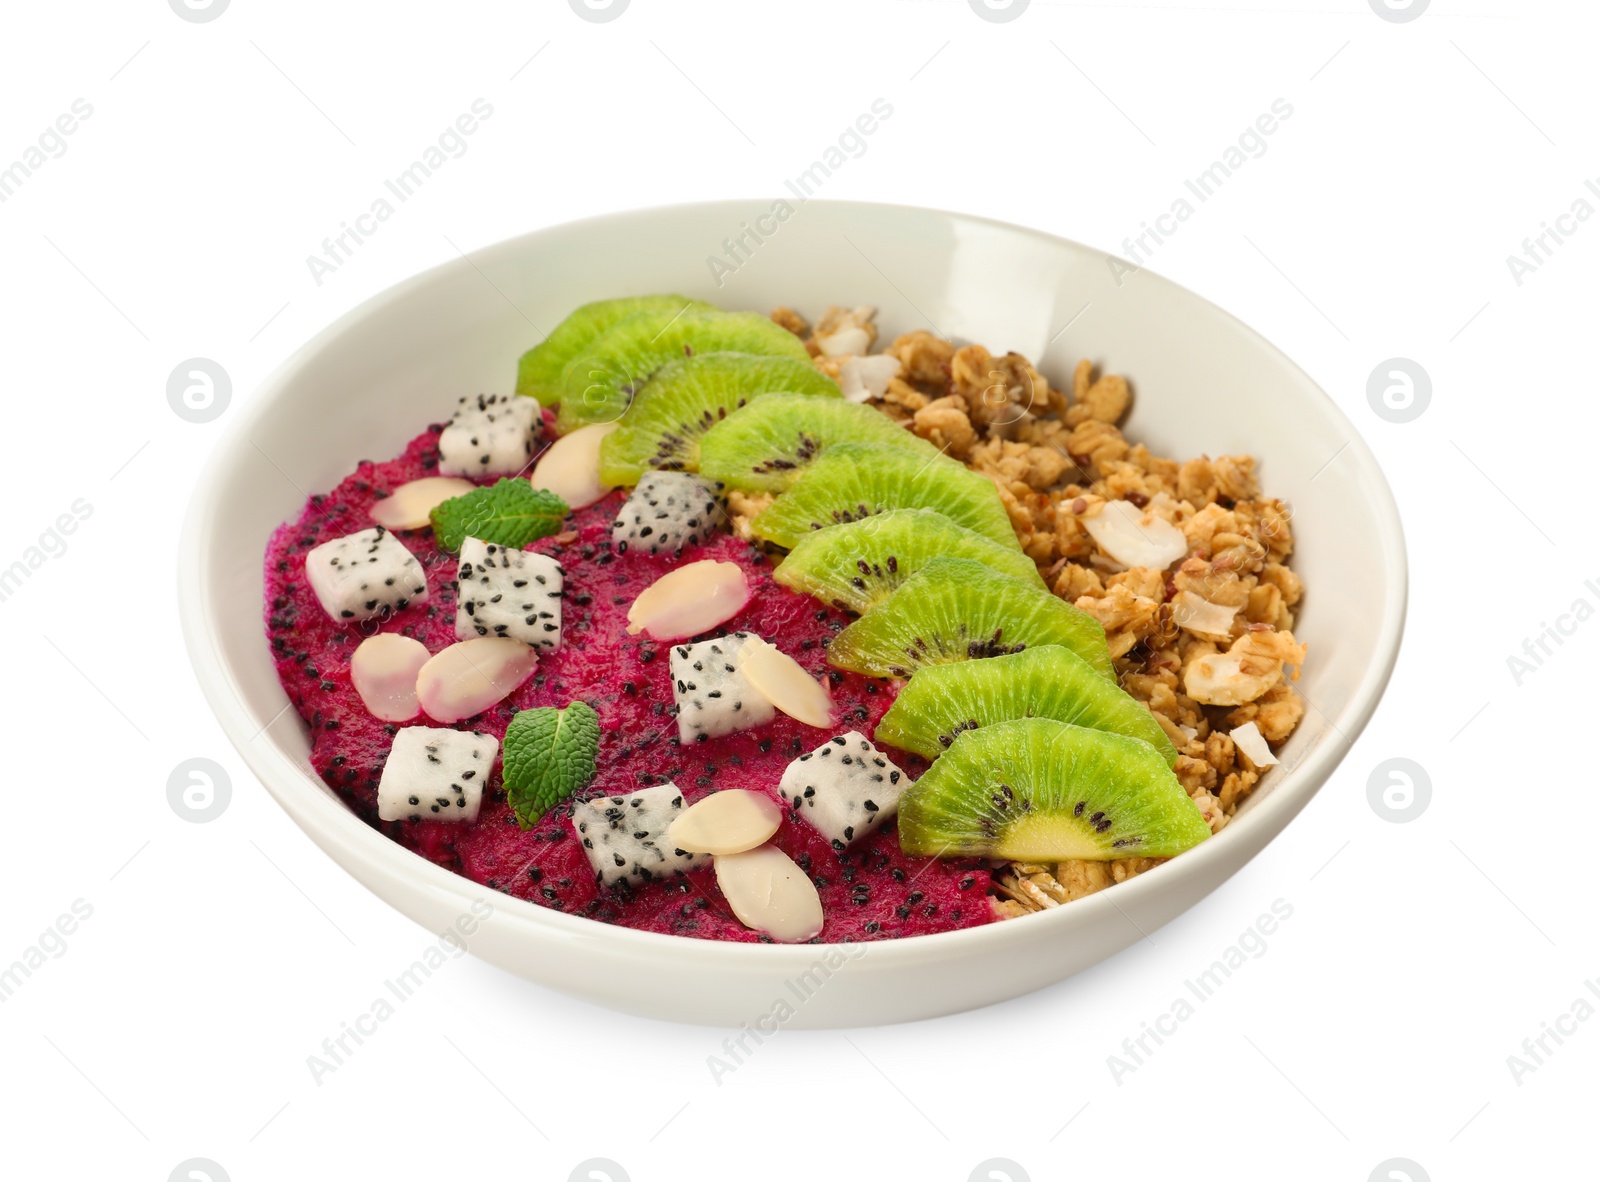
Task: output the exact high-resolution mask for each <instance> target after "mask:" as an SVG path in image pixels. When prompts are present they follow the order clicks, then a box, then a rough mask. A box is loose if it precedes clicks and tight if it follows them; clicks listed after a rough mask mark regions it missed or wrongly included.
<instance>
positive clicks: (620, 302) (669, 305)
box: [517, 295, 712, 406]
mask: <svg viewBox="0 0 1600 1182" xmlns="http://www.w3.org/2000/svg"><path fill="white" fill-rule="evenodd" d="M711 307H712V305H710V304H707V303H704V302H702V301H701V300H691V299H690V298H689V297H688V296H680V295H648V296H626V297H624V298H622V299H617V300H596V301H595V302H594V303H592V304H584V305H583V307H581V308H579V309H577V310H576V311H575V312H573V313H572V314H571V315H570V316H568V317H567V318H566V319H565V320H563V321H562V322H561V323H560V324H558V325H556V326H555V328H554V329H553V330H552V331H551V333H550V335H549V336H547V337H545V339H544V340H542V341H540V342H539V343H538V344H537V345H535V346H534V347H533V348H531V349H529V350H528V351H527V352H526V353H524V354H523V355H522V357H521V358H520V359H519V360H518V362H517V393H518V394H525V395H527V396H528V397H530V398H535V399H538V401H539V402H540V403H542V404H543V405H546V406H548V405H550V404H552V403H554V402H555V401H556V400H557V399H559V398H560V397H561V374H562V371H563V370H565V369H566V368H567V365H568V364H569V363H570V362H571V361H572V359H573V358H574V357H576V356H577V355H578V354H579V353H581V352H583V351H584V349H585V348H587V347H588V346H589V345H590V344H591V343H592V342H593V341H594V340H595V338H596V337H598V336H600V335H601V334H602V333H603V332H605V331H606V330H607V329H608V328H610V327H611V326H612V325H614V324H616V323H617V322H618V321H619V320H625V319H626V318H628V317H629V316H637V315H638V314H639V313H641V312H653V313H657V314H662V313H664V314H666V315H667V316H675V315H677V313H679V312H682V311H684V310H685V309H690V308H698V309H702V310H706V309H710V308H711Z"/></svg>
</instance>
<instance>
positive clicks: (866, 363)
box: [839, 353, 900, 402]
mask: <svg viewBox="0 0 1600 1182" xmlns="http://www.w3.org/2000/svg"><path fill="white" fill-rule="evenodd" d="M899 376H900V359H899V358H898V357H894V356H891V355H890V354H888V353H874V354H873V355H872V356H870V357H846V358H845V359H844V360H843V361H841V362H840V363H839V388H840V389H841V390H843V391H844V400H845V401H846V402H865V401H867V400H868V399H869V398H882V397H883V396H884V394H885V393H886V392H887V391H888V389H889V380H890V379H891V378H897V377H899Z"/></svg>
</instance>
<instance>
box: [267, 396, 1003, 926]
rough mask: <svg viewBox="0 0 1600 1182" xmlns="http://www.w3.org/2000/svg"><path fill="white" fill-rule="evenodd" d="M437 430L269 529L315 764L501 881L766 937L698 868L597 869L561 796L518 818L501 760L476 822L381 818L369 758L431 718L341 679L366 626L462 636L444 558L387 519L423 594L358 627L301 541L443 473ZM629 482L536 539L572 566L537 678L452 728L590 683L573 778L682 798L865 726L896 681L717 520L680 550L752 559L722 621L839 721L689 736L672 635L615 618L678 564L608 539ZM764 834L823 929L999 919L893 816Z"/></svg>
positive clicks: (982, 876)
mask: <svg viewBox="0 0 1600 1182" xmlns="http://www.w3.org/2000/svg"><path fill="white" fill-rule="evenodd" d="M438 439H439V430H438V428H437V427H434V428H431V429H430V430H428V431H426V432H424V433H423V434H422V435H419V436H418V437H417V438H416V439H414V440H413V441H412V442H411V443H410V445H409V446H407V448H406V450H405V452H404V453H403V454H402V455H400V456H399V457H398V458H396V459H393V460H390V461H388V462H385V463H368V462H363V463H362V464H361V465H359V466H358V467H357V469H356V470H355V472H354V473H352V474H351V475H350V476H348V477H347V478H346V479H345V480H344V481H343V483H341V484H340V485H339V486H338V487H337V488H335V489H334V490H333V491H332V492H331V493H329V494H327V495H326V496H316V497H312V498H311V500H310V501H309V502H308V503H307V505H306V507H305V510H304V512H303V513H302V514H301V516H300V519H299V520H298V521H297V522H294V523H291V524H288V525H285V526H283V527H282V528H281V529H279V530H278V532H277V533H276V534H274V535H273V538H272V540H271V542H270V543H269V544H268V547H267V556H266V623H267V636H268V640H269V642H270V644H271V645H272V651H273V657H274V660H275V662H276V665H277V670H278V677H279V680H280V681H281V682H282V683H283V688H284V690H285V692H286V693H287V694H288V695H289V699H290V701H291V702H292V703H293V704H294V707H295V709H296V710H298V711H299V713H300V716H301V718H302V719H303V720H304V721H305V724H306V726H307V727H308V728H309V730H310V737H311V744H312V751H311V763H312V766H313V767H314V768H315V769H316V771H317V772H318V774H319V775H321V776H322V778H323V779H324V780H325V781H326V782H327V783H328V784H329V785H330V786H331V787H333V788H334V789H335V790H336V791H337V792H338V793H339V794H340V796H341V797H342V798H343V799H344V800H345V801H346V802H347V803H348V804H349V806H350V807H351V808H352V809H353V810H354V811H355V812H356V814H357V815H358V816H360V817H361V818H362V819H363V820H365V821H366V822H367V823H368V824H369V825H371V826H373V827H374V828H375V829H378V830H380V831H381V832H383V833H384V834H386V835H387V836H389V837H390V838H391V839H393V840H394V841H396V842H398V843H400V844H401V845H403V846H405V847H406V848H407V849H409V850H412V851H413V852H414V853H416V854H418V855H419V856H421V857H424V858H427V859H429V860H430V861H433V862H436V863H438V864H439V865H441V866H444V867H446V868H448V869H450V870H453V871H455V872H456V873H458V874H462V875H464V876H466V877H467V878H470V879H472V880H473V881H474V882H478V883H482V884H484V885H485V886H488V887H490V888H492V889H494V890H498V891H503V892H505V893H506V894H509V895H514V896H516V897H517V898H521V899H529V900H531V901H533V902H535V903H538V904H541V905H543V906H546V907H551V908H555V909H557V910H561V911H566V912H569V913H572V914H575V915H583V916H588V917H590V918H592V919H596V920H600V921H603V922H606V923H614V924H620V925H623V926H625V927H631V928H638V929H640V930H643V931H652V932H665V933H672V934H676V935H684V936H695V937H699V938H701V939H707V940H736V941H744V942H754V941H761V940H766V939H767V937H765V936H763V935H761V934H759V933H756V932H753V931H751V930H750V929H748V928H746V927H744V926H743V925H742V924H740V923H739V922H738V920H736V919H735V918H734V917H733V914H732V912H731V911H730V910H729V908H728V905H727V903H726V902H725V901H724V899H723V897H722V894H721V892H720V891H719V890H718V889H717V885H716V880H715V877H714V875H713V873H712V871H711V870H709V869H706V870H701V871H697V872H695V873H693V874H689V875H686V876H682V877H678V878H675V879H669V880H665V881H661V882H654V883H650V884H647V885H644V886H640V887H632V888H628V887H623V888H620V889H617V888H613V889H602V888H599V887H597V886H596V885H595V881H594V874H593V872H592V870H591V869H590V867H589V862H588V859H587V858H586V857H585V856H584V851H583V848H582V846H581V845H580V844H579V842H578V840H577V838H576V837H575V836H574V833H573V830H572V822H571V821H570V819H569V818H568V817H567V814H566V806H565V805H564V804H563V805H559V806H557V807H556V808H555V809H553V810H551V811H550V812H549V813H547V814H546V815H545V816H544V817H542V818H541V819H540V820H539V822H538V823H537V824H536V825H534V826H533V827H532V828H530V829H526V830H524V829H522V828H521V827H520V826H519V824H518V822H517V819H516V817H515V815H514V814H513V813H512V811H511V808H510V806H509V804H508V803H507V802H506V799H505V794H504V791H503V789H502V787H501V780H500V765H499V763H498V761H497V762H496V765H495V770H494V774H493V776H492V777H491V779H490V781H489V784H488V788H487V790H486V792H485V796H484V800H483V807H482V810H481V812H480V814H479V818H478V821H477V823H476V824H470V825H469V824H459V823H457V824H446V823H444V822H439V821H397V822H388V821H380V820H378V816H377V788H378V777H379V775H380V774H381V772H382V769H383V762H384V759H385V757H386V756H387V754H388V751H389V744H390V742H391V741H392V739H393V735H394V732H395V731H396V730H397V729H399V727H400V726H405V725H410V726H429V725H435V724H432V723H430V722H429V721H428V719H426V718H424V717H419V718H417V719H415V720H413V721H412V722H410V723H402V724H395V723H385V722H382V721H380V720H378V719H375V718H373V717H372V716H371V715H370V714H368V713H367V710H366V707H365V706H363V705H362V703H361V699H360V697H359V696H358V695H357V693H356V691H355V688H354V687H353V686H352V685H351V682H350V657H351V654H352V653H353V652H354V651H355V648H356V646H357V645H358V644H360V643H361V641H362V640H363V639H365V638H366V637H367V636H368V635H372V634H373V633H376V632H380V631H381V632H400V633H403V634H405V635H407V636H412V637H415V638H416V639H417V640H420V641H421V642H422V643H423V644H425V645H427V647H428V649H429V650H430V651H432V652H438V651H440V650H441V649H443V648H445V647H446V646H447V645H449V644H451V643H453V642H454V641H455V607H456V584H455V573H456V561H455V557H454V556H453V555H451V554H447V553H442V552H441V551H440V550H439V549H438V548H437V547H436V546H435V545H434V540H433V534H432V532H431V531H430V530H416V531H407V532H401V533H398V534H396V536H397V537H398V538H399V539H400V540H401V541H402V542H404V543H405V545H406V546H407V548H408V549H410V550H411V552H412V553H413V554H415V555H416V556H417V559H418V560H419V561H420V562H421V563H422V564H423V567H424V569H425V570H426V571H427V572H428V593H429V594H428V599H427V601H426V602H425V603H421V604H414V605H413V606H411V607H408V608H406V609H405V610H404V611H402V612H399V613H397V614H395V615H393V616H392V617H390V618H388V619H381V620H372V621H368V622H367V623H365V624H364V625H354V626H352V625H351V624H349V623H348V622H338V621H334V620H331V619H329V618H328V616H327V615H326V614H325V613H324V612H323V610H322V608H321V606H320V605H319V604H318V603H317V600H316V597H315V595H313V594H312V591H311V588H310V586H309V585H308V584H307V582H306V579H305V555H306V552H307V551H308V550H310V549H311V548H312V547H314V546H317V545H319V544H321V543H322V542H325V541H328V540H330V539H333V538H337V537H342V536H344V535H347V534H351V533H355V532H356V531H358V530H362V529H367V528H370V527H371V525H372V521H371V519H370V517H369V516H368V511H369V510H370V509H371V507H372V505H373V504H374V503H375V502H376V501H378V500H379V499H380V498H381V497H382V496H383V495H384V494H386V493H387V492H389V491H391V490H393V489H395V488H397V487H399V486H400V485H402V484H404V483H406V482H407V481H410V480H417V479H420V478H421V477H424V476H430V475H436V474H437V468H438V458H439V451H438ZM484 483H492V481H485V482H484ZM625 496H626V494H625V492H615V493H612V494H611V495H609V496H607V497H606V498H605V499H603V500H601V501H600V502H598V503H597V504H595V505H591V506H589V507H588V508H586V509H581V510H579V511H577V512H576V513H574V514H573V515H572V516H571V517H569V519H568V522H567V526H566V530H565V532H564V533H563V534H562V535H560V538H562V539H570V540H558V539H557V538H546V539H544V540H543V541H540V542H537V543H535V544H534V545H533V546H532V547H531V549H534V550H537V551H540V552H541V553H545V554H549V555H551V556H552V557H554V558H556V559H557V560H558V561H560V562H561V564H562V566H563V568H564V569H565V571H566V596H565V599H564V601H563V607H562V612H563V620H562V644H561V647H560V649H558V650H557V651H556V652H555V653H552V654H548V655H546V656H544V657H541V658H540V661H539V668H538V671H537V672H536V673H535V674H534V676H533V678H532V679H531V680H529V681H528V682H527V683H525V684H524V685H523V686H522V687H521V688H520V689H518V690H517V691H516V692H515V693H513V694H512V695H511V696H510V697H509V698H507V699H506V700H505V701H504V702H502V703H500V704H499V705H498V706H495V707H492V708H490V709H489V710H488V711H486V712H485V713H483V714H481V715H479V716H478V717H477V718H474V719H470V720H468V721H466V722H463V723H459V724H457V726H458V727H459V728H460V729H465V730H476V731H482V732H485V733H487V734H492V735H494V736H495V737H496V738H504V736H505V731H506V727H507V726H508V725H509V723H510V722H511V719H512V717H513V716H514V715H515V714H516V713H517V711H519V710H526V709H528V708H530V707H533V706H565V705H567V703H569V702H572V701H576V700H582V701H585V702H588V703H589V704H590V705H591V706H593V707H594V708H595V710H596V711H597V712H598V713H599V716H600V727H601V738H600V753H599V760H598V772H597V774H596V777H595V780H594V782H593V784H591V785H590V786H589V787H588V788H587V789H585V790H584V791H583V792H582V793H580V795H582V796H584V797H586V798H587V797H592V796H603V795H611V794H617V793H624V792H632V791H634V790H636V789H639V788H643V787H648V786H650V785H653V784H660V783H665V782H667V781H669V780H670V781H672V782H673V783H676V784H677V785H678V787H679V788H680V789H682V790H683V793H684V796H685V798H686V799H687V800H689V801H691V802H692V801H695V800H698V799H700V798H701V797H703V796H705V795H708V794H709V793H711V792H713V791H718V790H722V789H726V788H746V789H751V790H754V791H760V792H765V793H767V794H768V795H770V796H771V797H772V798H773V799H774V800H778V799H779V798H778V795H777V786H778V781H779V778H780V777H781V776H782V775H783V770H784V768H785V767H786V766H787V765H788V763H789V761H790V760H791V759H793V758H794V757H795V756H796V755H798V754H800V753H801V752H803V751H809V750H811V749H813V748H815V747H817V746H819V745H820V744H822V743H823V742H825V741H826V740H827V739H828V738H830V737H831V736H832V735H833V734H835V733H843V732H844V731H846V730H860V731H861V732H862V733H864V734H867V735H869V736H870V735H871V734H872V732H873V730H874V728H875V727H876V726H877V723H878V720H879V719H880V718H881V717H882V716H883V714H884V712H885V711H886V710H887V709H888V708H889V706H890V705H891V703H892V702H893V696H894V687H893V686H892V685H891V684H889V683H886V682H882V681H878V680H876V679H873V678H866V677H862V676H860V675H858V674H853V673H850V674H846V673H840V672H838V671H837V670H830V669H829V667H828V664H827V661H826V657H825V653H826V645H827V642H828V640H829V639H830V638H831V637H832V636H833V635H834V634H835V633H837V632H838V631H839V629H841V628H842V627H844V625H845V624H846V623H848V622H849V618H848V617H847V616H845V615H843V614H842V613H840V612H838V611H835V610H833V609H831V608H825V607H823V606H822V605H821V604H819V603H817V602H816V601H815V600H812V599H809V598H807V597H805V596H803V595H799V594H796V593H795V592H793V591H790V590H789V589H788V588H785V587H782V586H780V585H778V584H777V583H775V582H774V581H773V579H772V575H771V564H770V562H769V560H768V559H767V558H766V556H765V555H764V554H762V553H761V552H760V551H759V550H758V549H755V548H753V547H752V546H751V545H750V544H749V543H747V542H743V541H740V540H739V539H737V538H735V537H733V536H732V535H730V534H719V535H718V536H717V538H716V539H715V540H713V541H712V542H710V543H708V544H706V545H704V546H699V547H695V548H694V549H693V550H692V551H690V552H686V553H685V555H684V557H683V559H682V561H690V560H693V559H699V558H715V559H720V560H722V561H725V562H735V563H738V564H739V566H740V567H742V568H743V569H744V571H745V574H746V576H747V578H748V579H749V582H750V587H751V591H752V597H751V600H750V603H749V604H748V605H747V606H746V607H745V609H744V610H743V611H742V612H740V614H739V615H738V616H736V617H734V619H732V620H730V621H728V622H727V624H726V625H724V627H723V628H721V629H719V630H718V631H719V632H734V631H738V630H745V631H750V632H754V633H757V634H758V635H760V636H763V637H765V638H766V639H768V640H770V641H772V642H774V643H775V644H777V645H778V646H779V647H780V648H782V649H783V650H784V651H785V652H788V653H791V654H792V655H794V656H795V657H796V658H797V659H798V660H799V661H800V663H801V664H802V665H804V666H805V667H806V668H807V669H808V670H809V671H810V672H811V673H812V674H813V675H815V676H817V677H819V678H822V677H826V678H827V679H828V680H829V684H830V686H831V689H832V692H833V699H834V705H835V715H836V717H837V718H838V719H839V723H838V726H837V728H836V729H835V730H833V731H822V730H817V729H815V728H813V727H808V726H805V725H804V724H802V723H799V722H796V721H794V720H793V719H790V718H787V717H785V716H784V715H782V714H779V715H777V717H776V718H775V719H774V720H773V721H772V722H770V723H768V724H766V725H765V726H761V727H757V728H755V729H754V730H750V731H745V732H742V733H740V734H735V735H728V736H724V737H722V738H718V739H710V740H707V741H706V742H703V743H695V744H693V745H691V746H688V747H682V746H680V745H679V744H678V739H677V721H676V719H675V718H674V716H673V699H672V685H671V677H670V675H669V672H668V665H669V662H668V656H669V650H670V645H668V644H665V643H662V642H658V641H653V640H650V639H648V638H644V637H630V636H628V635H627V633H626V631H625V627H626V623H627V611H628V606H629V605H630V604H631V603H632V602H633V600H634V598H635V597H636V596H637V595H638V594H639V592H640V591H642V590H643V589H644V588H645V587H647V586H649V585H650V583H652V582H653V581H654V580H656V579H657V578H659V577H660V576H661V575H663V574H665V573H666V572H667V571H669V570H671V569H672V568H673V567H674V566H675V565H676V563H675V562H673V561H672V560H671V559H670V558H669V557H667V556H663V557H659V558H651V557H649V556H648V555H643V554H638V553H629V554H625V555H618V554H616V553H615V552H614V550H613V549H612V546H611V542H610V528H611V521H612V519H613V518H614V517H615V515H616V512H617V510H618V508H619V507H620V506H621V504H622V502H623V500H624V499H625ZM573 535H575V536H573ZM891 755H893V756H894V757H895V758H896V761H897V762H898V763H899V764H900V766H901V767H903V768H904V769H905V770H906V772H907V774H908V775H909V776H911V777H912V778H915V777H916V776H917V775H919V774H921V772H922V771H923V770H924V768H925V766H926V765H925V764H924V763H923V762H922V761H920V760H919V759H917V757H915V756H911V755H905V754H903V753H899V752H891ZM780 803H781V802H780ZM774 841H775V843H776V844H777V845H778V846H779V847H781V848H782V849H783V850H784V851H785V852H786V853H788V854H789V856H790V857H792V858H794V859H795V860H796V861H797V862H798V863H799V864H800V865H801V867H803V868H804V869H805V870H806V872H807V873H809V874H810V875H811V876H812V878H813V880H814V881H815V882H816V884H817V887H818V890H819V892H820V893H821V896H822V906H823V912H824V915H825V917H826V920H825V923H824V926H823V929H822V934H821V935H820V936H819V937H817V938H818V940H820V941H824V942H845V941H856V940H881V939H888V938H893V937H899V936H912V935H923V934H927V933H932V932H942V931H950V930H953V929H956V928H965V927H975V926H977V925H980V924H985V923H988V922H990V919H991V916H990V910H989V903H988V899H987V893H988V887H989V871H988V868H987V864H985V863H982V862H975V861H941V860H938V859H924V858H912V857H908V856H907V855H905V854H903V853H901V852H900V845H899V837H898V834H897V832H896V829H895V827H894V824H893V822H890V823H889V824H888V825H886V826H885V827H884V828H883V829H882V830H880V831H879V832H878V833H876V834H874V835H872V836H871V837H870V838H868V839H867V840H865V841H863V842H860V843H858V844H857V845H855V846H854V847H852V848H851V849H850V850H849V851H848V852H846V853H844V854H839V853H836V852H835V851H834V850H833V849H832V847H831V846H830V845H829V844H828V842H827V840H826V839H824V838H822V837H821V836H819V835H818V834H817V832H816V831H815V830H814V829H812V828H811V827H810V826H809V825H807V824H805V823H804V822H802V821H799V820H796V819H793V818H786V819H785V821H784V823H783V826H782V828H780V829H779V831H778V834H777V836H776V837H775V838H774Z"/></svg>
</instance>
